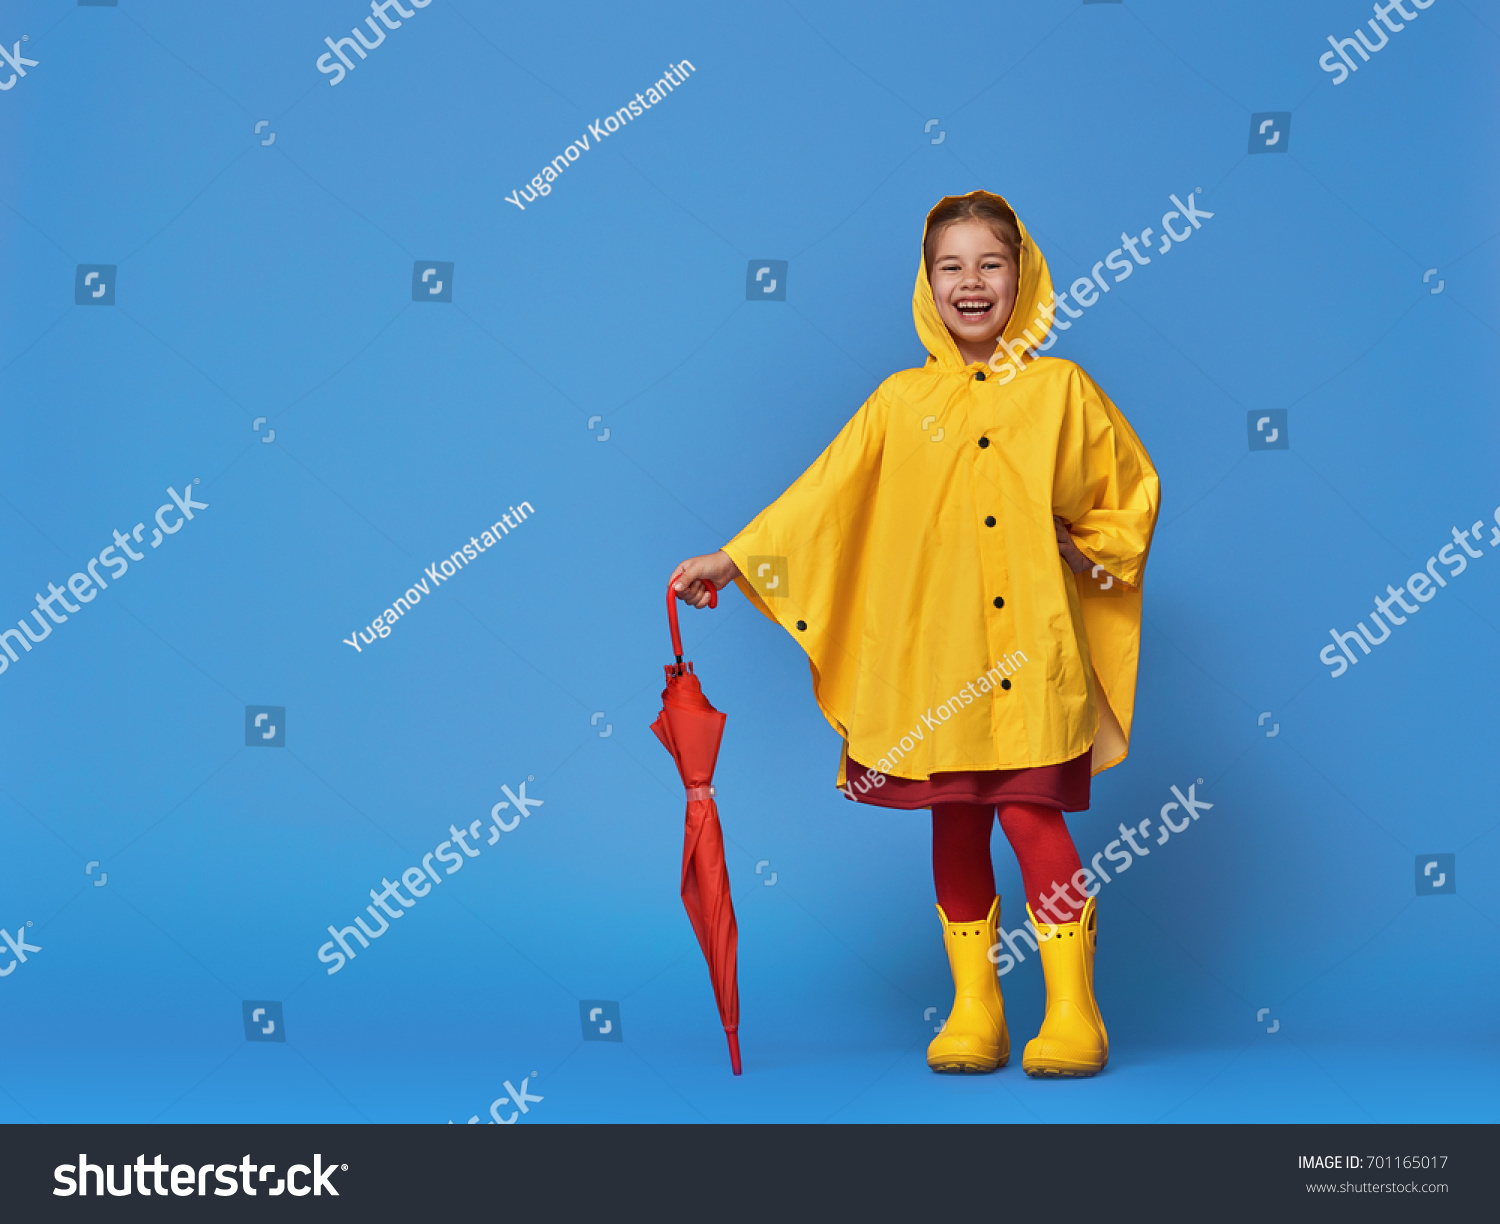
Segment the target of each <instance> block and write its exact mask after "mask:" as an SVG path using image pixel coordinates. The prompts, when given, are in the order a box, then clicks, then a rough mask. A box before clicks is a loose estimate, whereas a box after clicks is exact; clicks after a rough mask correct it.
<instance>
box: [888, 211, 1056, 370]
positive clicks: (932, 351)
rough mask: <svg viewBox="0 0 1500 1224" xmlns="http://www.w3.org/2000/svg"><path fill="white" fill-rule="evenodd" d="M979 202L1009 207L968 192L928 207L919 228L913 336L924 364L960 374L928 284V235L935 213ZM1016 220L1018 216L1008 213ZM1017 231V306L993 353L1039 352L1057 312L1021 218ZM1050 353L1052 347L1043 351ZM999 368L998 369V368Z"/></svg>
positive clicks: (1044, 262) (1044, 271)
mask: <svg viewBox="0 0 1500 1224" xmlns="http://www.w3.org/2000/svg"><path fill="white" fill-rule="evenodd" d="M974 198H983V199H987V200H994V201H996V202H997V203H1000V204H1003V205H1005V207H1006V208H1010V204H1009V202H1008V201H1007V200H1006V199H1005V198H1004V197H1003V196H998V195H995V194H994V193H993V192H990V191H971V192H969V194H968V195H966V196H944V197H943V198H942V199H941V200H939V201H938V202H937V203H936V204H934V205H933V206H932V211H931V212H929V213H928V214H927V223H926V224H925V225H924V226H923V227H922V246H921V249H920V250H919V251H918V252H917V287H916V289H915V290H914V291H913V292H912V296H911V313H912V318H913V319H915V320H916V324H917V335H918V336H919V337H920V338H921V340H922V347H923V348H925V349H926V350H927V353H928V364H929V365H931V364H933V363H936V364H937V365H939V366H943V367H945V368H952V369H955V370H960V369H963V368H964V359H963V357H962V356H961V355H960V354H959V351H958V344H957V343H956V342H955V341H954V339H953V336H952V334H951V333H950V332H949V331H948V328H947V325H946V324H944V322H943V319H942V316H941V315H939V314H938V308H937V302H936V301H935V300H934V299H933V296H932V282H931V281H929V280H928V279H927V256H926V251H927V234H928V231H929V230H930V229H931V228H932V217H933V213H936V212H937V210H938V209H940V208H942V207H943V205H945V204H947V203H949V202H951V201H953V200H968V199H974ZM1010 211H1011V214H1012V215H1013V216H1014V215H1015V212H1016V210H1015V209H1013V208H1010ZM1016 228H1017V229H1019V230H1020V231H1021V259H1020V264H1021V270H1020V275H1019V276H1018V277H1017V280H1016V303H1015V306H1014V307H1012V309H1011V312H1010V318H1009V319H1007V320H1006V323H1005V329H1004V330H1003V331H1002V332H1001V333H1000V340H1001V341H1003V342H1004V343H1000V342H997V343H996V345H995V352H996V353H997V354H998V353H1002V352H1004V353H1007V354H1008V353H1017V354H1019V353H1020V352H1021V351H1022V350H1035V349H1039V348H1040V347H1041V346H1042V345H1043V343H1044V342H1045V341H1046V339H1047V334H1048V333H1049V332H1050V331H1051V330H1052V319H1053V317H1054V316H1055V314H1056V312H1057V299H1056V297H1055V296H1054V295H1053V292H1052V276H1051V274H1050V273H1049V272H1048V271H1047V260H1046V258H1045V257H1044V256H1043V255H1042V252H1041V249H1040V248H1039V247H1038V246H1037V245H1036V243H1035V242H1034V241H1033V240H1032V237H1031V235H1030V234H1029V233H1028V232H1027V230H1026V226H1025V225H1024V224H1023V223H1022V221H1021V218H1020V217H1019V216H1016ZM1047 347H1048V348H1050V347H1051V345H1047ZM997 364H998V363H997Z"/></svg>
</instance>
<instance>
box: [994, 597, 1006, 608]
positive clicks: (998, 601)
mask: <svg viewBox="0 0 1500 1224" xmlns="http://www.w3.org/2000/svg"><path fill="white" fill-rule="evenodd" d="M995 607H997V608H1003V607H1005V600H1003V599H1001V598H1000V596H998V595H996V596H995Z"/></svg>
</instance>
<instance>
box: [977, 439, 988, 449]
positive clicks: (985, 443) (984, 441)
mask: <svg viewBox="0 0 1500 1224" xmlns="http://www.w3.org/2000/svg"><path fill="white" fill-rule="evenodd" d="M989 444H990V440H989V439H988V438H980V439H979V449H980V450H983V449H984V448H985V447H986V446H988V445H989Z"/></svg>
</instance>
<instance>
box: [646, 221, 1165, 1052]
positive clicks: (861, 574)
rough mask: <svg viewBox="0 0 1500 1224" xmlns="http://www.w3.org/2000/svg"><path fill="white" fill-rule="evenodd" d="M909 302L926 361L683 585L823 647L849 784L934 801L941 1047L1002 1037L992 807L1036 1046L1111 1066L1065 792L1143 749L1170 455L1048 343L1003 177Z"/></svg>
mask: <svg viewBox="0 0 1500 1224" xmlns="http://www.w3.org/2000/svg"><path fill="white" fill-rule="evenodd" d="M912 308H913V313H914V315H915V317H916V323H917V333H918V335H919V336H920V337H921V339H922V343H923V345H924V347H925V348H926V349H927V353H928V356H927V363H926V364H925V365H924V366H923V367H922V368H921V369H918V370H903V371H901V372H900V373H897V374H893V375H892V376H891V377H890V378H888V379H886V380H885V382H883V383H882V384H881V385H880V386H879V387H878V388H877V389H876V391H875V393H874V394H873V395H872V396H871V397H870V398H869V400H867V401H866V402H865V404H864V406H863V407H862V408H861V409H860V410H859V411H858V412H857V413H855V415H854V417H853V418H852V419H851V420H850V421H849V423H848V424H847V425H845V426H844V428H843V429H842V430H841V431H840V433H839V435H838V436H837V437H836V438H835V439H834V440H833V441H832V442H831V443H830V444H829V446H828V449H827V450H825V451H824V452H823V454H822V455H821V456H820V457H819V458H818V459H817V461H816V462H814V463H813V465H812V466H811V467H810V468H808V469H807V471H806V472H805V473H803V475H802V476H801V477H799V478H798V480H797V481H796V483H795V484H793V485H792V487H791V488H789V489H788V490H787V491H786V492H785V493H783V494H782V496H781V497H780V498H778V499H777V500H776V501H775V502H773V503H772V504H771V505H770V506H768V507H767V508H766V509H765V510H763V511H762V512H761V513H760V514H759V515H758V516H757V517H756V518H755V520H754V522H752V523H751V524H750V525H749V526H748V527H746V528H745V530H744V531H742V532H740V534H739V535H737V536H735V537H734V539H732V540H731V541H729V543H727V544H725V545H724V547H723V549H722V550H721V551H719V552H717V553H713V554H711V555H709V556H703V557H693V558H691V559H689V560H687V561H684V562H683V563H682V564H681V565H679V566H678V567H677V569H676V570H675V571H674V573H673V576H672V579H673V584H674V588H675V589H676V590H677V592H678V595H679V597H680V598H682V599H684V600H686V601H687V602H688V603H690V604H692V605H693V606H694V607H703V606H704V605H705V604H706V603H707V602H708V588H707V585H706V584H708V583H710V582H711V583H713V584H714V587H715V589H717V588H720V587H723V586H725V585H726V584H727V583H728V582H729V581H730V580H731V579H733V580H734V581H735V582H736V583H737V584H738V585H739V587H740V589H741V590H742V591H743V592H744V593H745V595H746V597H747V598H749V600H750V601H751V602H752V603H753V604H755V606H756V607H758V608H759V609H760V610H761V611H762V612H764V613H765V614H766V615H767V616H769V617H771V618H772V619H773V620H775V621H777V622H779V623H780V624H781V625H783V626H784V627H785V628H786V629H787V630H788V631H789V632H790V633H791V634H792V636H793V637H794V638H795V639H796V641H797V642H798V644H799V645H801V646H802V647H803V649H804V650H806V651H807V654H808V658H809V662H810V663H811V666H812V677H813V692H814V695H815V697H816V699H817V702H818V705H819V707H820V708H821V709H822V711H823V714H824V716H825V717H826V718H827V719H828V721H829V722H830V723H831V724H832V725H833V728H834V730H836V731H837V732H838V733H839V734H840V735H841V736H842V737H843V739H844V748H843V753H842V756H841V760H840V764H839V776H838V783H839V785H840V787H842V788H843V790H844V793H845V795H846V796H847V797H848V798H850V799H853V800H854V801H856V802H859V803H872V804H877V805H879V806H883V807H893V808H907V809H916V808H927V807H930V808H931V809H932V870H933V879H934V882H935V884H936V886H937V899H938V906H937V908H938V914H939V916H940V917H941V919H942V923H943V943H944V946H945V948H946V949H947V953H948V963H949V966H950V968H951V969H952V972H953V984H954V1002H953V1010H952V1013H951V1014H950V1015H949V1017H948V1020H947V1023H946V1024H945V1025H944V1027H943V1029H942V1031H941V1032H940V1033H939V1034H938V1036H937V1037H936V1038H935V1039H934V1040H933V1042H932V1044H931V1045H930V1046H929V1047H928V1050H927V1062H928V1065H929V1066H930V1067H931V1068H932V1069H933V1070H934V1071H944V1072H985V1071H993V1070H995V1069H996V1068H997V1067H1003V1066H1005V1065H1006V1063H1007V1061H1008V1060H1009V1057H1010V1039H1009V1036H1008V1034H1007V1030H1006V1026H1005V1014H1004V1007H1003V1002H1002V1000H1001V996H1000V982H999V978H998V977H997V975H996V973H995V968H994V964H993V962H992V961H991V960H990V950H991V949H992V948H993V947H995V945H996V943H997V939H998V931H999V922H1000V898H999V897H997V896H996V895H995V877H994V870H993V867H992V866H991V863H990V853H989V846H990V830H991V827H992V824H993V821H994V819H995V811H996V809H997V808H998V810H999V817H1000V827H1001V829H1002V830H1003V831H1004V832H1005V835H1006V837H1007V839H1008V840H1009V841H1010V844H1011V847H1012V848H1013V849H1014V850H1015V852H1016V857H1017V859H1018V860H1019V863H1020V867H1021V879H1022V883H1023V884H1024V886H1025V889H1026V893H1027V895H1028V897H1029V898H1030V899H1031V901H1030V903H1029V904H1028V906H1027V911H1028V913H1030V914H1031V918H1032V924H1033V927H1034V929H1035V930H1036V932H1037V934H1038V938H1039V942H1040V955H1041V961H1042V973H1043V976H1044V978H1045V979H1046V985H1047V1009H1046V1016H1045V1019H1044V1020H1043V1021H1042V1028H1041V1032H1040V1034H1039V1035H1038V1036H1037V1037H1036V1038H1035V1039H1034V1040H1032V1041H1030V1042H1028V1043H1027V1045H1026V1050H1025V1054H1024V1055H1023V1057H1022V1066H1023V1067H1024V1069H1025V1071H1026V1073H1027V1074H1028V1075H1037V1076H1079V1075H1093V1074H1095V1073H1097V1072H1099V1071H1101V1070H1103V1068H1104V1065H1105V1063H1106V1062H1107V1061H1108V1059H1109V1039H1108V1037H1107V1035H1106V1033H1105V1029H1104V1021H1103V1019H1102V1018H1101V1017H1100V1014H1099V1008H1098V1005H1097V1004H1096V1003H1095V1002H1094V992H1093V981H1094V974H1093V964H1094V946H1095V902H1094V900H1093V899H1092V896H1091V895H1089V894H1087V893H1086V891H1085V890H1086V888H1087V886H1088V885H1089V884H1090V883H1091V881H1092V877H1091V876H1089V875H1086V874H1085V873H1084V872H1083V871H1082V865H1081V863H1080V862H1079V858H1078V852H1077V850H1076V849H1075V848H1074V846H1073V841H1072V838H1071V837H1069V835H1068V829H1067V825H1066V824H1065V823H1064V820H1063V816H1062V813H1063V812H1064V811H1070V812H1072V811H1081V810H1083V809H1085V808H1087V807H1088V804H1089V779H1090V777H1091V775H1092V774H1093V773H1097V772H1098V771H1100V770H1102V769H1107V768H1109V767H1110V766H1111V765H1115V764H1118V763H1119V762H1120V761H1122V760H1123V759H1124V758H1125V753H1126V749H1127V746H1128V742H1129V734H1130V724H1131V715H1132V710H1133V706H1134V701H1135V672H1136V657H1137V654H1138V649H1139V643H1140V612H1141V596H1140V586H1141V577H1142V572H1143V570H1144V568H1145V564H1146V553H1147V550H1148V549H1149V547H1150V544H1151V532H1152V529H1153V527H1154V526H1155V523H1156V514H1157V507H1158V501H1159V486H1158V482H1157V477H1156V472H1155V469H1154V468H1153V467H1152V465H1151V460H1150V458H1149V457H1148V456H1147V454H1146V452H1145V450H1144V448H1143V447H1142V446H1141V444H1140V442H1139V441H1138V440H1137V438H1136V436H1135V434H1134V433H1133V432H1132V431H1131V429H1130V426H1129V425H1128V424H1126V422H1125V419H1124V417H1122V416H1121V415H1120V413H1119V411H1118V410H1117V409H1116V408H1115V406H1114V405H1113V404H1111V403H1110V401H1109V400H1108V399H1107V398H1106V397H1105V395H1104V393H1103V392H1102V391H1100V390H1099V388H1098V387H1096V386H1095V385H1094V383H1093V382H1092V381H1091V380H1090V379H1089V377H1088V375H1087V374H1085V373H1084V372H1083V371H1082V370H1081V369H1079V368H1078V367H1077V366H1076V365H1074V364H1073V363H1072V362H1069V361H1063V360H1059V359H1057V358H1053V357H1040V356H1036V354H1037V353H1039V352H1044V351H1045V350H1046V349H1048V348H1050V347H1051V346H1052V344H1053V343H1054V340H1055V337H1053V336H1049V332H1050V331H1051V328H1052V326H1053V325H1054V322H1055V323H1056V326H1058V327H1059V328H1066V327H1068V326H1069V324H1067V323H1064V322H1062V321H1061V320H1055V312H1056V309H1057V299H1056V297H1055V296H1054V294H1053V292H1052V281H1051V278H1050V276H1049V275H1048V273H1047V264H1046V261H1045V260H1044V259H1043V258H1042V253H1041V252H1040V251H1039V250H1038V249H1037V247H1036V244H1035V243H1034V242H1033V241H1032V240H1031V238H1030V236H1029V235H1028V234H1027V232H1026V230H1025V227H1024V226H1022V225H1021V223H1020V221H1019V220H1018V219H1017V218H1016V215H1015V214H1014V213H1013V212H1012V211H1011V209H1010V206H1009V205H1008V204H1006V202H1005V201H1004V200H1002V199H1001V198H1000V197H999V196H996V195H991V194H990V193H989V192H985V191H975V192H972V193H970V194H969V195H966V196H949V197H945V198H944V199H943V200H942V201H941V202H939V204H938V206H937V207H936V208H934V209H933V210H932V212H931V213H929V214H928V217H927V226H926V229H925V230H924V233H923V240H922V263H921V265H920V267H919V270H918V272H917V287H916V293H915V295H914V296H913V299H912ZM1063 309H1064V310H1065V311H1067V309H1068V308H1067V306H1066V305H1064V307H1063ZM1074 317H1076V314H1075V316H1074ZM1085 571H1087V572H1085ZM1095 891H1097V888H1096V889H1095ZM1075 893H1076V894H1078V895H1075ZM1032 906H1035V907H1036V908H1035V909H1033V908H1032ZM1039 910H1040V911H1041V912H1042V914H1043V915H1044V916H1042V917H1039V916H1038V911H1039Z"/></svg>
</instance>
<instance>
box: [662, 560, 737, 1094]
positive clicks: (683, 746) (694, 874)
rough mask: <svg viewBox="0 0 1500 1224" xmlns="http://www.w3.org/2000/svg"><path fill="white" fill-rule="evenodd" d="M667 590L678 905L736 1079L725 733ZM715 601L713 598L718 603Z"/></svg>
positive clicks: (667, 712)
mask: <svg viewBox="0 0 1500 1224" xmlns="http://www.w3.org/2000/svg"><path fill="white" fill-rule="evenodd" d="M673 597H674V596H673V592H672V591H671V590H670V589H669V590H668V592H667V599H668V601H669V602H668V608H669V609H670V612H671V622H672V630H673V635H672V636H673V645H674V646H675V647H676V649H677V660H678V661H677V662H676V663H675V664H671V663H669V664H667V666H666V674H667V687H666V688H665V689H664V690H663V691H662V695H661V701H662V709H661V713H660V714H659V715H657V718H656V721H655V722H654V723H652V724H651V730H652V731H654V732H655V733H656V738H657V739H659V740H661V742H662V745H663V746H664V747H665V748H666V750H667V751H668V752H670V753H671V754H672V759H673V760H674V761H675V762H676V764H677V772H678V775H679V776H680V777H681V778H682V785H683V788H684V790H685V791H686V797H687V821H686V829H685V832H684V836H683V844H682V904H683V906H684V907H685V908H686V909H687V914H688V919H689V921H691V922H692V924H693V933H694V934H695V935H697V937H698V946H699V947H700V948H702V949H703V958H704V960H706V961H707V962H708V973H709V977H710V978H711V979H712V981H713V986H714V998H715V1000H716V1001H717V1002H718V1005H719V1018H720V1020H721V1021H722V1022H723V1025H724V1032H725V1033H726V1034H727V1036H728V1038H729V1057H730V1062H731V1064H732V1065H733V1068H734V1073H735V1074H736V1075H738V1074H739V1073H740V1043H739V1023H740V989H739V978H738V963H739V928H738V927H737V925H736V924H735V918H734V901H733V899H732V898H731V897H730V892H729V872H728V870H727V869H726V867H725V865H724V830H723V828H722V827H721V826H720V824H719V808H718V805H717V804H716V803H715V802H714V796H713V775H714V765H715V763H716V762H717V761H718V758H719V744H720V741H721V740H722V739H723V735H724V720H725V716H724V715H723V714H722V713H721V712H720V711H718V710H716V709H715V708H714V707H713V705H712V703H710V702H709V700H708V698H707V697H705V696H704V695H703V686H702V684H701V683H700V682H699V680H698V677H697V676H696V675H695V674H694V672H693V665H692V664H691V663H683V662H682V648H681V644H680V637H679V635H678V633H677V616H676V612H677V609H676V604H675V602H673ZM717 602H718V601H717V599H715V600H714V603H715V604H716V603H717Z"/></svg>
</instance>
